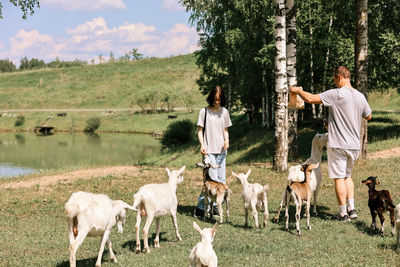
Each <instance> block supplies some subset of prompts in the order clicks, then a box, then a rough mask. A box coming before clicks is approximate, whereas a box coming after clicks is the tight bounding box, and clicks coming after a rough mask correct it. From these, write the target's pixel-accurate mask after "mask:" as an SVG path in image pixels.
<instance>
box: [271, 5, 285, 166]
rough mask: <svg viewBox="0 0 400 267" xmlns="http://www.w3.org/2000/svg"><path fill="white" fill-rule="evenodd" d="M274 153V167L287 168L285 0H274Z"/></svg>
mask: <svg viewBox="0 0 400 267" xmlns="http://www.w3.org/2000/svg"><path fill="white" fill-rule="evenodd" d="M275 48H276V55H275V92H276V104H275V154H274V167H275V169H276V170H278V171H282V172H284V171H286V170H287V161H288V138H287V135H288V87H287V74H286V16H285V1H284V0H275Z"/></svg>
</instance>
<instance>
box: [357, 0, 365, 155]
mask: <svg viewBox="0 0 400 267" xmlns="http://www.w3.org/2000/svg"><path fill="white" fill-rule="evenodd" d="M354 80H355V87H356V88H357V89H358V90H359V91H360V92H361V93H363V94H364V96H365V98H366V99H368V0H356V44H355V75H354ZM367 126H368V123H367V122H366V121H364V120H363V123H362V126H361V138H360V139H361V155H360V158H361V159H366V158H367V136H368V135H367Z"/></svg>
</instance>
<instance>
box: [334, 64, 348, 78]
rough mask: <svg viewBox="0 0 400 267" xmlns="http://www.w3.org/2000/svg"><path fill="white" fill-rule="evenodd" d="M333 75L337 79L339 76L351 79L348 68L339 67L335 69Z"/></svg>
mask: <svg viewBox="0 0 400 267" xmlns="http://www.w3.org/2000/svg"><path fill="white" fill-rule="evenodd" d="M333 75H334V76H335V77H338V76H339V75H342V76H343V78H347V79H350V71H349V69H348V68H347V67H346V66H340V67H337V68H336V69H335V71H334V72H333Z"/></svg>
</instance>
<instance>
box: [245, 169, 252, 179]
mask: <svg viewBox="0 0 400 267" xmlns="http://www.w3.org/2000/svg"><path fill="white" fill-rule="evenodd" d="M250 173H251V169H249V170H248V171H247V172H246V176H247V177H248V176H249V175H250Z"/></svg>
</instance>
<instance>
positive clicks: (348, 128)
mask: <svg viewBox="0 0 400 267" xmlns="http://www.w3.org/2000/svg"><path fill="white" fill-rule="evenodd" d="M319 96H320V97H321V100H322V104H323V105H324V106H326V107H329V119H328V133H329V134H328V144H327V146H328V147H333V148H342V149H353V150H360V130H361V122H362V118H363V117H364V118H365V117H368V116H369V115H371V108H370V106H369V105H368V102H367V100H366V99H365V97H364V95H363V94H362V93H360V92H359V91H357V90H356V89H353V88H348V87H342V88H336V89H331V90H328V91H325V92H323V93H321V94H319Z"/></svg>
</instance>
